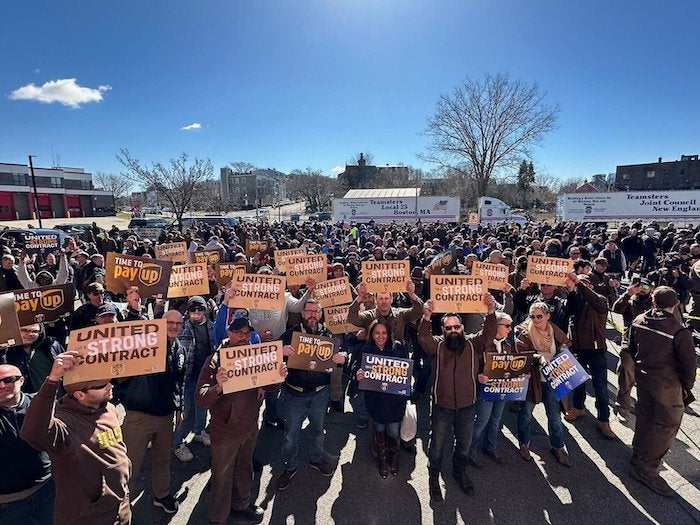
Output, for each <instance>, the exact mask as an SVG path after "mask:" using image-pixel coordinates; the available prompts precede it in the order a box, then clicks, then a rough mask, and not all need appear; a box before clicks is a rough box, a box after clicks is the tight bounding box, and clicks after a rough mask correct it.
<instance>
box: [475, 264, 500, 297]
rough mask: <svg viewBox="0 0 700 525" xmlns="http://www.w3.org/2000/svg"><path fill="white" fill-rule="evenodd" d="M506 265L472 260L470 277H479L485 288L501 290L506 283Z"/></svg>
mask: <svg viewBox="0 0 700 525" xmlns="http://www.w3.org/2000/svg"><path fill="white" fill-rule="evenodd" d="M508 273H509V272H508V267H507V266H506V265H505V264H493V263H486V262H479V261H474V262H473V263H472V272H471V275H472V277H481V278H482V279H483V280H484V281H485V282H486V287H487V288H492V289H494V290H503V287H504V286H505V285H506V284H508Z"/></svg>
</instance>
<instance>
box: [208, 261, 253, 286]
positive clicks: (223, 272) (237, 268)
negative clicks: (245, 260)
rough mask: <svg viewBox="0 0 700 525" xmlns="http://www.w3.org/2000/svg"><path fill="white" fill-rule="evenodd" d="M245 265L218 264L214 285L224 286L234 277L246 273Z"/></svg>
mask: <svg viewBox="0 0 700 525" xmlns="http://www.w3.org/2000/svg"><path fill="white" fill-rule="evenodd" d="M246 270H247V269H246V265H245V264H240V263H219V264H217V265H216V274H215V278H216V284H218V285H219V286H224V285H225V284H228V283H230V282H231V279H233V276H234V275H243V274H244V273H246Z"/></svg>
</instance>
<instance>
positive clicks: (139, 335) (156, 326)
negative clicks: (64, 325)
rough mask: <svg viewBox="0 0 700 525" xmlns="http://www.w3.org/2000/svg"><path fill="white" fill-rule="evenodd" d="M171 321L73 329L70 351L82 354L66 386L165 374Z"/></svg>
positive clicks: (66, 381)
mask: <svg viewBox="0 0 700 525" xmlns="http://www.w3.org/2000/svg"><path fill="white" fill-rule="evenodd" d="M166 326H167V321H166V320H165V319H156V320H152V321H151V320H147V321H129V322H123V323H113V324H106V325H101V326H90V327H88V328H82V329H80V330H71V333H70V339H69V340H68V350H75V351H77V352H78V353H79V354H80V357H79V358H78V366H76V367H75V368H73V370H69V371H68V372H66V375H65V376H64V377H63V383H64V384H66V385H70V384H71V383H78V382H80V381H94V380H99V379H112V378H119V377H132V376H140V375H146V374H157V373H159V372H164V371H165V354H166V350H167V338H166Z"/></svg>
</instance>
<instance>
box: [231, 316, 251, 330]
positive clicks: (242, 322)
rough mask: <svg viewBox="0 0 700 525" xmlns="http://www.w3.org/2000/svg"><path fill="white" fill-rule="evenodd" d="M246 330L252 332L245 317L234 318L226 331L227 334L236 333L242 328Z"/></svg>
mask: <svg viewBox="0 0 700 525" xmlns="http://www.w3.org/2000/svg"><path fill="white" fill-rule="evenodd" d="M246 327H247V328H248V329H249V330H252V329H253V327H252V326H251V325H250V321H249V320H248V318H247V317H236V318H235V319H234V320H233V321H231V323H229V325H228V328H227V330H228V331H229V332H237V331H238V330H242V329H243V328H246Z"/></svg>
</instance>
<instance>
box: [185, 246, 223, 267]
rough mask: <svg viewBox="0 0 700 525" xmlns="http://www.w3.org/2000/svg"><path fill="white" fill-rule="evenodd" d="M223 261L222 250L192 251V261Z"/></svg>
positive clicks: (208, 262) (210, 262)
mask: <svg viewBox="0 0 700 525" xmlns="http://www.w3.org/2000/svg"><path fill="white" fill-rule="evenodd" d="M223 261H224V251H223V250H221V249H217V250H198V251H196V252H192V262H193V263H207V264H216V263H219V262H223Z"/></svg>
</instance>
